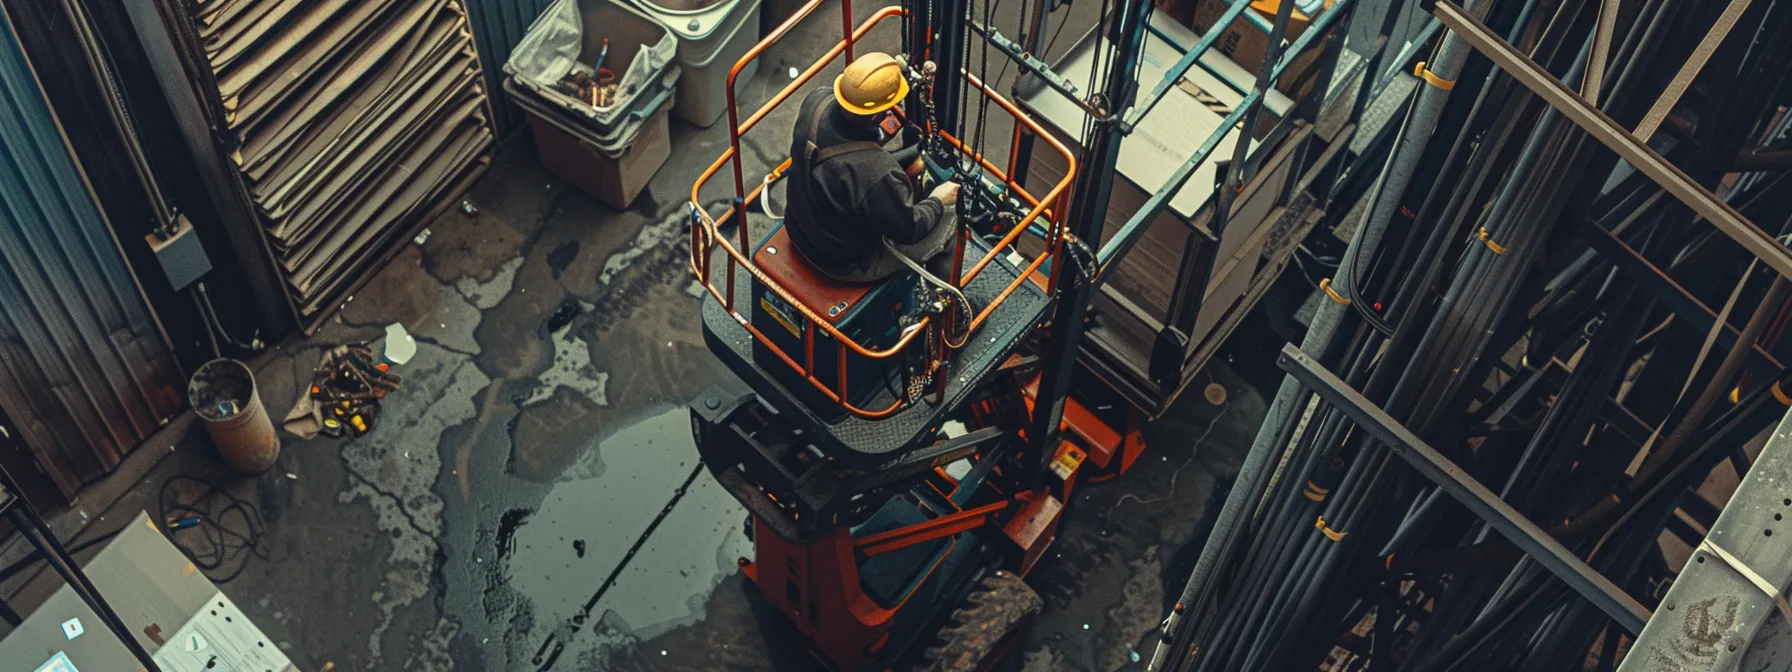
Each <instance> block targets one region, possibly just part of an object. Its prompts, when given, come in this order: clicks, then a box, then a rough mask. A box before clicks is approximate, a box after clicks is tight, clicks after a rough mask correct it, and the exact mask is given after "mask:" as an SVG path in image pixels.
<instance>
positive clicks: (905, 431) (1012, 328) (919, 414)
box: [703, 238, 1050, 467]
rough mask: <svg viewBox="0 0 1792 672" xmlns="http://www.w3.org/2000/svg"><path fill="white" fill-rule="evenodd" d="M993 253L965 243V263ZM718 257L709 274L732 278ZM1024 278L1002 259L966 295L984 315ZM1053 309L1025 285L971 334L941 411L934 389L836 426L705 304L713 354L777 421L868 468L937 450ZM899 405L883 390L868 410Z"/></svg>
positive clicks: (742, 299) (955, 362)
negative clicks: (925, 448) (933, 446)
mask: <svg viewBox="0 0 1792 672" xmlns="http://www.w3.org/2000/svg"><path fill="white" fill-rule="evenodd" d="M988 251H989V246H988V245H987V244H985V243H983V242H981V241H978V240H975V239H974V238H973V239H969V240H967V241H966V243H965V250H964V255H965V258H966V259H978V258H981V257H982V256H983V255H984V254H985V253H987V252H988ZM712 254H714V255H718V256H716V257H715V258H713V259H712V264H711V266H710V267H711V268H714V269H716V272H717V273H726V272H727V270H726V269H728V268H729V265H728V260H727V259H726V255H727V252H726V251H724V250H722V249H720V248H717V249H714V250H712ZM734 273H735V280H734V282H735V285H736V286H737V287H739V288H740V289H739V291H736V292H735V294H734V297H735V298H734V301H735V303H736V305H735V306H734V309H735V312H736V313H738V314H741V315H748V314H751V307H750V306H749V305H748V301H750V297H751V295H752V293H751V292H749V291H746V288H747V287H750V286H751V283H753V282H754V279H753V277H752V275H751V274H750V273H749V272H748V271H747V269H746V268H744V267H741V266H738V265H737V266H735V267H734ZM1019 274H1020V269H1019V268H1016V267H1015V265H1014V264H1012V263H1010V262H1009V261H1008V260H1007V259H1003V258H1001V257H997V258H996V259H994V260H992V261H991V262H990V264H989V265H988V266H987V267H985V268H984V270H983V272H982V273H979V274H978V275H977V277H976V278H974V279H973V280H972V281H971V283H970V285H968V286H966V287H965V288H964V294H965V297H966V298H968V299H970V301H971V305H972V307H974V308H976V309H978V310H982V309H983V307H984V306H988V305H990V303H991V302H993V301H995V299H996V296H997V295H998V294H1000V293H1001V292H1002V290H1003V289H1005V288H1007V287H1008V286H1009V285H1010V284H1013V282H1014V279H1015V278H1016V277H1018V276H1019ZM1049 305H1050V302H1049V301H1048V300H1047V297H1046V294H1045V290H1044V289H1043V288H1042V287H1040V286H1039V285H1038V284H1037V283H1034V282H1023V283H1020V285H1019V286H1017V287H1016V288H1015V290H1014V292H1013V293H1012V294H1009V295H1008V298H1007V299H1005V300H1003V301H1002V302H1001V303H1000V304H997V306H996V309H995V310H994V311H992V312H991V313H990V315H989V319H987V320H985V321H984V323H983V324H982V325H981V326H980V327H978V328H977V331H975V332H973V333H972V334H971V336H970V339H969V342H967V343H966V344H965V346H964V347H963V348H962V349H960V350H958V351H957V352H955V353H953V356H952V364H951V368H950V369H949V371H948V373H949V375H950V379H949V381H948V383H947V385H946V394H945V399H944V400H943V401H942V402H941V403H939V404H934V403H932V399H933V398H934V388H932V387H931V386H930V387H929V389H928V391H927V394H926V395H925V396H926V399H924V400H922V401H919V402H916V403H913V404H910V405H908V406H907V407H905V408H902V409H900V410H897V411H896V412H895V413H893V414H891V415H889V416H886V417H883V418H878V419H875V420H873V419H868V418H864V417H860V416H857V415H854V414H850V413H848V414H845V417H843V418H840V419H837V420H834V421H832V422H830V421H828V420H826V419H824V418H823V417H822V416H821V415H819V414H817V413H816V412H815V410H814V409H812V408H810V407H809V406H808V405H806V404H804V403H802V402H801V400H800V399H799V398H798V397H797V396H796V395H795V394H793V392H792V391H791V390H790V389H789V388H787V387H785V386H784V385H782V384H780V383H779V382H778V381H777V379H776V378H775V377H774V376H772V375H771V372H769V371H766V370H765V369H764V368H763V367H761V366H760V364H759V363H758V362H756V361H755V360H754V358H753V336H752V334H750V333H748V332H747V330H746V328H745V327H743V326H742V325H741V324H740V323H739V322H736V321H735V319H734V317H733V316H732V315H730V314H729V312H728V310H727V309H726V308H724V307H723V305H722V303H721V301H720V300H718V299H716V298H715V296H713V295H711V294H707V293H706V294H705V295H704V297H703V338H704V340H705V341H707V342H708V344H709V349H710V350H711V351H713V352H715V353H716V355H717V356H718V357H720V358H721V359H722V361H723V362H724V363H726V364H727V365H728V368H729V369H732V370H733V371H734V373H735V375H737V376H739V377H740V378H741V380H744V381H747V383H748V384H749V385H751V386H752V388H753V391H754V392H755V393H757V394H758V395H759V396H760V397H762V398H764V399H765V400H766V402H768V403H769V404H771V406H772V408H774V409H776V410H777V411H778V413H780V414H782V415H785V416H786V417H789V418H791V419H792V420H793V421H795V422H796V424H797V426H799V427H803V428H808V429H813V430H814V434H815V436H813V437H811V442H812V443H814V444H815V445H816V446H818V447H820V448H822V450H823V451H824V452H825V453H827V455H828V456H829V457H832V458H834V459H837V460H840V461H842V462H846V463H849V464H853V463H856V464H858V465H863V466H867V467H869V466H877V465H885V464H888V463H894V462H900V461H901V458H902V456H903V455H904V454H906V453H907V452H908V451H909V450H910V449H911V448H914V447H916V446H919V445H923V444H925V443H928V442H931V441H932V440H933V438H934V435H935V434H937V433H938V432H939V430H940V427H941V426H942V425H944V424H945V422H946V421H947V420H948V419H950V418H951V417H952V416H953V414H954V413H956V412H957V411H958V410H959V409H961V408H963V407H964V405H965V403H967V402H969V401H971V399H972V398H973V392H975V391H976V390H977V389H978V388H979V387H980V386H981V385H982V384H983V382H984V381H985V380H986V379H988V377H989V376H990V375H991V374H992V373H994V372H995V371H996V369H997V368H998V367H999V366H1000V365H1001V363H1002V362H1003V361H1005V360H1006V359H1007V358H1008V355H1010V354H1011V353H1013V352H1014V349H1015V348H1016V347H1017V346H1018V345H1019V344H1020V342H1021V340H1022V339H1023V338H1025V336H1026V335H1027V332H1028V331H1029V330H1030V329H1031V328H1032V327H1033V326H1034V325H1036V324H1038V323H1039V321H1040V320H1042V319H1044V318H1045V315H1046V309H1047V308H1048V306H1049ZM894 402H895V397H893V396H892V395H891V392H890V391H889V390H880V391H878V392H877V397H876V398H875V399H873V400H872V401H870V402H868V403H867V404H866V405H867V407H870V408H882V407H885V406H888V405H889V404H891V403H894Z"/></svg>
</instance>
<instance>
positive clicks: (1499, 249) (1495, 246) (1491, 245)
mask: <svg viewBox="0 0 1792 672" xmlns="http://www.w3.org/2000/svg"><path fill="white" fill-rule="evenodd" d="M1475 237H1476V238H1480V239H1481V242H1483V243H1486V244H1487V249H1489V250H1493V253H1494V254H1505V253H1506V246H1505V245H1501V244H1499V243H1496V242H1493V236H1491V235H1489V234H1488V233H1487V227H1481V233H1479V234H1477V235H1476V236H1475Z"/></svg>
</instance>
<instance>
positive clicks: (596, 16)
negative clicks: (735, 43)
mask: <svg viewBox="0 0 1792 672" xmlns="http://www.w3.org/2000/svg"><path fill="white" fill-rule="evenodd" d="M605 39H608V40H609V41H610V47H609V52H608V54H607V55H606V56H605V58H604V67H605V68H608V69H610V70H612V71H614V72H615V73H616V74H617V78H618V80H619V81H618V82H617V84H618V86H619V91H618V95H617V96H616V100H614V101H612V102H611V103H610V104H609V105H605V106H603V107H593V106H591V104H589V103H587V102H585V101H581V100H578V99H576V98H573V97H572V96H568V95H566V94H565V93H562V92H561V91H560V90H559V89H558V88H557V86H556V85H557V84H558V83H559V82H560V80H561V79H562V78H564V77H565V76H566V75H567V74H568V73H570V72H573V71H574V70H575V69H583V70H584V71H586V72H587V73H589V72H590V71H591V70H592V66H593V65H595V63H596V61H597V57H598V55H599V54H600V53H603V44H604V40H605ZM677 50H678V38H676V37H674V36H673V34H672V32H671V31H670V30H668V29H666V27H665V26H664V25H663V24H661V23H660V22H659V21H658V20H656V19H654V18H653V17H652V16H650V15H648V14H647V13H646V12H643V11H641V10H640V9H639V8H636V7H635V6H633V5H630V4H628V3H627V2H625V1H624V0H557V1H556V2H555V3H554V4H552V5H549V6H548V8H547V10H545V11H543V12H542V14H541V16H540V17H538V18H536V19H535V23H533V24H530V26H529V31H528V33H526V34H525V35H524V36H523V39H522V40H521V41H519V42H517V45H516V48H515V49H514V50H512V51H511V52H510V59H509V60H508V61H506V62H505V63H504V72H505V73H507V74H509V75H511V78H512V79H513V80H514V81H515V82H516V84H517V86H519V87H520V88H522V89H523V90H524V91H525V92H527V93H529V94H533V95H534V96H535V97H537V98H539V99H540V100H542V101H545V102H548V103H550V104H552V105H554V106H556V107H559V108H562V109H564V110H566V111H567V112H570V113H572V114H573V115H575V116H578V117H582V118H584V119H586V120H588V122H589V123H588V124H587V125H589V126H591V127H592V128H593V129H594V130H595V131H596V132H597V133H599V134H605V133H609V132H610V131H611V130H613V127H615V126H616V125H617V124H618V123H619V122H621V121H624V120H626V119H628V118H629V117H630V116H631V115H632V116H634V117H640V116H642V114H641V113H642V112H644V111H643V110H640V109H638V108H640V107H641V106H642V105H644V104H646V103H647V102H648V101H650V100H652V99H653V98H654V97H655V96H657V94H658V93H659V91H660V90H661V89H662V88H663V87H665V86H670V85H671V84H673V83H674V82H675V81H676V80H677V79H678V77H679V68H677V67H675V66H673V64H672V61H673V59H674V58H675V56H676V55H677ZM643 94H644V95H643Z"/></svg>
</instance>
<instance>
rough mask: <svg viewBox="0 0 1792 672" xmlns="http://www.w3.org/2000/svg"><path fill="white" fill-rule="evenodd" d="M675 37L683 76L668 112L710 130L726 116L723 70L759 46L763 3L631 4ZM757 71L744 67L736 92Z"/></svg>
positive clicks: (687, 0) (670, 0) (641, 0)
mask: <svg viewBox="0 0 1792 672" xmlns="http://www.w3.org/2000/svg"><path fill="white" fill-rule="evenodd" d="M634 2H635V6H636V7H639V8H640V9H641V10H642V11H643V12H646V13H647V15H648V16H651V17H653V18H654V20H655V21H658V22H659V23H660V24H661V25H663V26H665V27H666V29H667V30H669V31H671V33H672V35H673V36H674V37H676V38H678V63H679V65H680V66H681V67H682V68H683V69H684V76H683V78H682V79H680V80H679V82H678V98H677V99H676V101H675V102H674V103H673V106H672V113H673V114H676V115H678V118H680V119H683V120H685V121H688V122H691V123H692V124H695V125H698V126H709V125H711V124H714V123H716V121H717V120H719V119H721V118H722V115H723V114H725V113H727V111H728V71H729V70H732V69H733V68H734V64H735V62H737V61H739V60H740V58H741V57H742V56H745V55H746V53H747V51H748V50H749V49H752V48H753V45H754V44H755V43H757V42H759V11H760V4H761V2H762V0H634ZM758 71H759V61H758V60H754V61H753V62H752V63H749V64H747V67H746V68H743V69H742V70H741V72H740V76H739V77H737V78H735V82H734V84H735V92H736V93H739V92H741V91H744V90H745V89H746V84H747V82H748V81H750V80H752V79H753V75H754V74H755V73H757V72H758Z"/></svg>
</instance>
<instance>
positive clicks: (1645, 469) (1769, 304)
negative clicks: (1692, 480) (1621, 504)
mask: <svg viewBox="0 0 1792 672" xmlns="http://www.w3.org/2000/svg"><path fill="white" fill-rule="evenodd" d="M1742 281H1743V282H1747V281H1748V277H1747V276H1744V277H1743V280H1742ZM1789 290H1792V286H1789V285H1788V283H1787V282H1786V278H1785V276H1782V275H1778V274H1775V275H1774V276H1773V284H1772V285H1771V286H1769V287H1768V289H1767V295H1766V296H1764V297H1762V299H1761V303H1760V305H1759V306H1758V307H1757V309H1756V310H1755V314H1754V315H1752V316H1750V317H1749V320H1748V323H1747V324H1746V325H1744V326H1743V328H1742V333H1741V334H1740V335H1738V336H1737V337H1736V343H1735V344H1734V345H1732V346H1731V347H1730V351H1729V352H1727V353H1725V354H1724V359H1723V362H1722V363H1720V364H1718V366H1717V372H1716V373H1713V374H1712V375H1711V379H1710V381H1709V382H1708V383H1706V385H1705V389H1704V391H1702V392H1700V393H1699V396H1698V397H1697V398H1695V399H1694V400H1693V402H1692V407H1691V408H1689V409H1687V411H1686V415H1685V416H1683V417H1681V419H1680V424H1678V425H1676V426H1675V427H1674V431H1673V432H1671V433H1669V434H1668V437H1667V439H1665V440H1663V441H1662V442H1661V445H1660V446H1658V447H1656V448H1655V449H1654V450H1653V451H1651V452H1650V454H1649V456H1648V457H1647V458H1644V459H1643V464H1642V466H1640V467H1638V468H1637V470H1636V476H1635V477H1634V479H1633V481H1634V482H1637V483H1642V482H1646V481H1648V480H1649V477H1650V476H1653V475H1654V474H1655V472H1656V471H1657V470H1660V469H1661V467H1662V465H1664V464H1667V461H1668V459H1669V458H1671V457H1673V456H1674V455H1675V454H1676V453H1678V452H1679V451H1680V447H1681V446H1682V445H1684V444H1685V443H1686V441H1687V440H1688V439H1690V438H1692V436H1693V433H1694V432H1697V431H1698V430H1699V429H1700V428H1701V425H1703V424H1704V421H1705V416H1706V415H1709V414H1710V413H1711V409H1712V408H1714V407H1716V406H1717V402H1718V400H1719V399H1723V398H1725V397H1728V396H1729V394H1730V387H1731V383H1732V382H1733V381H1734V380H1735V379H1736V376H1737V374H1739V373H1741V372H1742V363H1743V361H1745V360H1747V359H1748V357H1749V356H1750V355H1751V354H1752V353H1753V352H1754V347H1755V341H1757V340H1760V338H1761V332H1762V331H1765V330H1766V329H1767V324H1768V323H1769V322H1771V321H1773V317H1774V316H1775V315H1777V314H1778V313H1779V311H1780V309H1781V308H1783V307H1784V305H1785V303H1786V296H1787V293H1788V291H1789ZM1718 328H1722V325H1719V326H1718Z"/></svg>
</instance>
